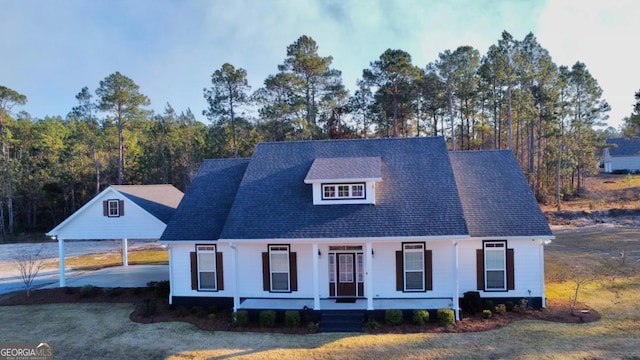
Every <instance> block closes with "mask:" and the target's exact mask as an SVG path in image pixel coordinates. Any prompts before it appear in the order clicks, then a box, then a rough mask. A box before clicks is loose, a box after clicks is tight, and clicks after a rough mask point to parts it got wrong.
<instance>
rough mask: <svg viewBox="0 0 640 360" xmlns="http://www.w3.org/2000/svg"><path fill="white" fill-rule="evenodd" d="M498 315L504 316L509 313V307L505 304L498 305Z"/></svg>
mask: <svg viewBox="0 0 640 360" xmlns="http://www.w3.org/2000/svg"><path fill="white" fill-rule="evenodd" d="M495 313H496V314H498V315H504V314H506V313H507V306H506V305H505V304H498V305H496V311H495Z"/></svg>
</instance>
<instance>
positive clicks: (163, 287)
mask: <svg viewBox="0 0 640 360" xmlns="http://www.w3.org/2000/svg"><path fill="white" fill-rule="evenodd" d="M147 287H149V288H151V289H153V290H154V291H155V293H156V296H157V297H159V298H168V297H169V293H170V292H171V288H170V285H169V280H162V281H149V282H148V283H147Z"/></svg>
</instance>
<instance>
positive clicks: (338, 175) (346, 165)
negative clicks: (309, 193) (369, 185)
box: [305, 157, 382, 183]
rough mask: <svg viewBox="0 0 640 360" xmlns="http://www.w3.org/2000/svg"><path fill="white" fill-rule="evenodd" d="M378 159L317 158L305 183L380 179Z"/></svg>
mask: <svg viewBox="0 0 640 360" xmlns="http://www.w3.org/2000/svg"><path fill="white" fill-rule="evenodd" d="M381 177H382V172H381V160H380V157H342V158H318V159H315V160H314V161H313V164H312V165H311V169H310V170H309V172H308V173H307V177H306V178H305V181H307V183H311V182H314V181H318V180H336V179H341V180H349V179H352V180H357V179H380V178H381Z"/></svg>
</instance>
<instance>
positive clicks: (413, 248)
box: [402, 243, 425, 292]
mask: <svg viewBox="0 0 640 360" xmlns="http://www.w3.org/2000/svg"><path fill="white" fill-rule="evenodd" d="M407 253H420V258H421V259H422V269H420V270H408V269H407V258H406V256H405V255H406V254H407ZM424 262H425V259H424V244H423V243H406V244H402V266H403V269H402V279H403V282H404V291H406V292H424V291H425V283H424V275H425V268H424V267H425V265H424ZM407 273H420V274H421V276H420V279H421V281H422V287H421V288H419V289H408V288H407Z"/></svg>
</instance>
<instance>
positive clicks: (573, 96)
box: [0, 31, 640, 234]
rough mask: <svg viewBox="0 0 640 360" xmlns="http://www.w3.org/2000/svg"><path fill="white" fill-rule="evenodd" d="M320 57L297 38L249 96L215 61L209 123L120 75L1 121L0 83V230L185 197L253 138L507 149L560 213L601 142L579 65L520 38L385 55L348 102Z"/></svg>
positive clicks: (602, 107)
mask: <svg viewBox="0 0 640 360" xmlns="http://www.w3.org/2000/svg"><path fill="white" fill-rule="evenodd" d="M332 62H333V57H331V56H321V55H320V54H319V52H318V45H317V44H316V42H315V41H314V40H313V39H312V38H311V37H308V36H304V35H303V36H301V37H300V38H298V39H297V40H296V41H295V42H294V43H292V44H291V45H289V46H288V47H287V49H286V56H285V58H284V61H283V63H282V64H280V65H278V67H277V72H276V73H275V74H273V75H269V76H267V78H266V79H265V80H264V82H263V86H262V87H261V88H259V89H256V90H254V91H252V89H251V87H250V86H249V84H248V80H247V77H248V74H247V71H246V70H245V69H243V68H236V67H235V66H233V65H232V64H228V63H225V64H223V65H222V66H221V67H220V68H219V69H216V70H215V71H214V72H213V73H212V75H211V86H210V87H208V88H205V89H203V98H204V104H205V106H206V109H205V110H204V111H203V113H202V114H203V115H204V116H206V118H207V119H208V120H210V123H209V124H205V123H202V122H200V121H197V120H196V117H195V115H194V114H193V113H192V111H191V110H190V109H185V110H182V111H176V110H175V109H173V108H172V107H171V105H170V104H169V103H167V104H166V106H165V109H164V112H163V113H161V114H157V113H154V112H153V111H151V110H148V109H147V107H148V106H149V105H150V100H149V99H148V97H147V96H145V95H144V94H142V93H141V92H140V89H139V86H138V85H137V84H136V83H135V82H134V81H133V80H132V79H130V78H128V77H127V76H125V75H123V74H121V73H119V72H116V73H113V74H110V75H109V76H107V77H106V78H104V79H103V80H102V81H100V82H99V84H98V87H97V88H96V90H95V91H94V92H93V93H92V92H91V91H90V90H89V88H88V87H84V88H82V89H81V90H80V92H79V93H78V94H77V95H76V100H77V106H75V107H73V108H72V109H70V111H69V113H68V114H67V115H65V116H64V117H63V116H47V117H45V118H44V119H33V118H31V116H30V115H29V114H28V112H26V111H21V112H17V113H16V114H14V115H12V114H13V113H12V109H13V108H14V106H22V105H25V104H26V103H27V97H26V96H25V95H22V94H19V93H18V92H16V91H14V90H12V89H9V88H7V87H4V86H0V141H1V148H2V157H1V159H0V161H1V163H2V165H1V166H0V176H1V177H2V188H1V191H2V196H1V197H0V218H1V221H0V232H1V233H2V234H11V233H14V232H16V231H20V232H22V231H42V230H48V229H50V228H51V227H53V226H54V225H56V224H57V223H59V222H60V221H62V220H64V218H65V217H67V216H68V215H70V214H71V213H72V212H73V211H75V210H77V209H78V208H79V207H80V206H82V205H83V204H84V203H86V202H87V201H89V200H90V199H91V198H92V197H93V196H95V195H96V194H97V193H98V192H99V191H101V190H102V189H104V188H105V187H106V186H108V185H111V184H159V183H171V184H174V185H175V186H176V187H178V188H179V189H181V190H183V191H184V190H185V189H186V188H187V186H188V185H189V183H190V181H191V179H192V177H193V176H194V175H195V173H196V171H197V169H198V167H199V164H200V162H201V161H202V160H203V159H205V158H225V157H247V156H250V155H251V153H252V151H253V149H254V148H255V146H256V145H257V144H258V143H259V142H263V141H292V140H311V139H346V138H371V137H411V136H443V137H445V139H446V141H447V143H448V146H449V148H450V149H451V150H491V149H512V150H513V152H514V154H515V155H516V157H517V159H518V161H519V163H520V165H521V166H522V168H523V170H524V172H525V174H526V175H527V177H528V180H529V182H530V185H531V188H532V190H533V191H534V193H535V195H536V197H537V198H538V200H539V201H541V202H546V203H555V204H557V205H558V207H560V205H561V203H562V200H563V199H564V198H566V197H567V196H575V195H579V194H580V190H581V181H582V177H583V176H584V175H585V174H587V173H590V172H593V171H594V170H595V169H596V168H597V161H598V158H597V155H598V153H597V150H598V148H599V147H601V146H603V145H604V140H605V137H606V136H607V135H608V134H609V133H608V132H606V131H601V130H598V129H597V127H598V126H602V125H603V124H604V121H605V120H606V119H607V112H608V111H609V105H608V104H607V102H606V101H605V100H604V99H603V98H602V89H601V88H600V87H599V85H598V83H597V81H596V79H594V78H593V77H592V75H591V74H590V73H589V70H588V69H587V66H586V65H585V64H584V63H582V62H579V61H578V62H576V63H575V64H573V65H572V66H571V67H569V66H565V65H560V66H558V65H556V64H555V63H554V62H553V60H552V58H551V56H550V54H549V52H548V51H547V50H546V49H544V48H543V47H542V46H541V45H540V44H539V43H538V42H537V40H536V38H535V36H534V35H533V34H531V33H530V34H528V35H526V36H525V37H524V39H522V40H516V39H514V38H513V37H512V36H511V34H509V33H508V32H506V31H505V32H503V33H502V35H501V37H500V38H499V39H498V40H497V42H496V43H495V44H493V45H491V46H490V47H489V49H488V50H487V52H486V53H485V54H481V53H480V52H479V51H478V50H477V49H474V48H473V47H471V46H460V47H458V48H456V49H453V50H445V51H443V52H441V53H440V54H439V55H438V57H437V59H435V60H434V61H433V62H430V63H428V64H425V65H423V66H422V67H421V66H418V65H414V64H413V63H412V58H411V55H410V54H409V53H407V52H406V51H403V50H399V49H388V50H386V51H385V52H383V53H382V54H381V55H380V57H379V58H378V59H375V60H374V61H371V62H370V63H369V65H368V66H367V67H365V68H364V69H363V71H362V77H361V78H360V79H359V80H358V81H357V84H356V89H355V91H354V92H353V94H350V92H349V91H348V90H347V88H346V87H345V86H344V84H343V82H342V74H341V72H340V71H339V70H337V69H334V68H332ZM636 96H638V94H636ZM638 109H640V107H638ZM638 109H637V112H638V113H640V110H638ZM637 118H640V115H638V116H635V117H634V116H632V117H631V119H637ZM636 122H637V123H638V124H640V121H636ZM625 124H626V125H625V126H626V128H629V130H628V131H633V130H632V127H633V123H632V121H631V120H629V119H627V122H626V123H625ZM637 126H638V128H640V125H637ZM626 128H625V129H626ZM625 131H627V130H625Z"/></svg>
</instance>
